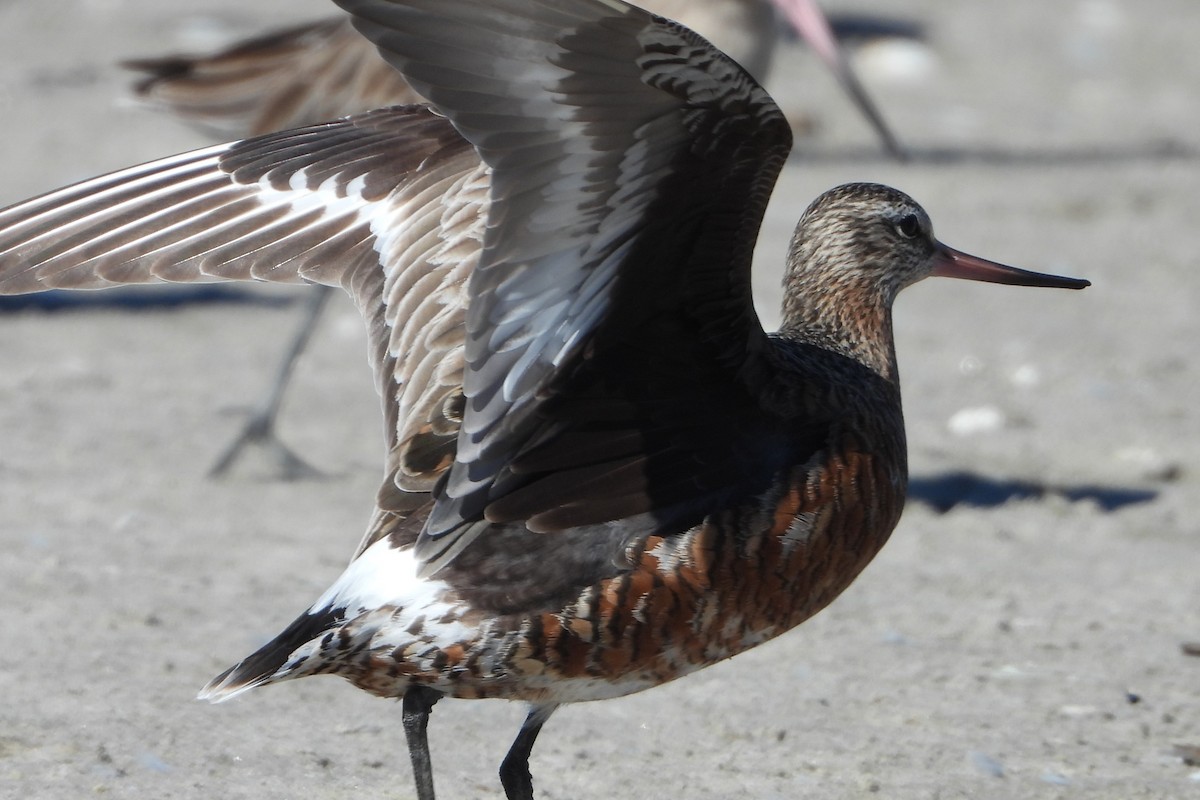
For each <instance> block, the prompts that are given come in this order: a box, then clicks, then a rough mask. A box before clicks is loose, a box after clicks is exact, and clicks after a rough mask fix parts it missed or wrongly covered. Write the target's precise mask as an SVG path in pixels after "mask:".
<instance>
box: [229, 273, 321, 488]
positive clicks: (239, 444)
mask: <svg viewBox="0 0 1200 800" xmlns="http://www.w3.org/2000/svg"><path fill="white" fill-rule="evenodd" d="M332 294H333V290H332V289H330V288H329V287H328V286H314V287H313V288H312V291H311V293H310V295H309V298H308V303H307V308H306V310H305V314H304V319H303V320H302V321H301V323H300V327H299V329H298V330H297V331H296V335H295V337H294V338H293V339H292V345H291V347H289V348H288V350H287V352H286V353H284V357H283V360H282V361H280V363H279V369H278V371H277V372H276V374H275V382H274V383H273V384H272V385H271V391H270V394H268V395H267V399H266V401H265V402H264V403H263V404H262V405H260V406H258V407H257V408H255V409H254V410H252V411H251V412H250V418H249V419H248V420H246V425H245V427H243V428H242V432H241V434H239V435H238V437H237V438H236V439H234V440H233V441H232V442H230V444H229V446H228V447H226V448H225V452H223V453H221V456H220V458H218V459H217V461H216V463H215V464H213V466H212V469H210V470H209V471H208V476H209V477H210V478H219V477H221V476H222V475H224V474H225V473H226V472H228V471H229V468H230V467H231V466H233V463H234V462H235V461H237V459H238V456H240V455H241V453H242V451H243V450H244V449H245V448H246V446H247V445H249V444H251V443H257V444H261V445H263V446H264V447H266V448H267V449H268V450H269V451H270V453H271V454H272V455H273V456H274V457H275V459H276V460H277V461H278V462H279V471H280V476H281V477H282V478H283V479H284V480H289V481H291V480H299V479H300V478H317V477H320V476H321V472H320V470H318V469H316V468H314V467H312V466H310V465H309V464H308V463H307V462H306V461H304V459H302V458H300V456H298V455H296V454H295V453H293V452H292V451H291V449H290V448H289V447H288V446H287V445H285V444H284V443H283V442H282V441H281V440H280V438H279V435H278V434H277V433H276V432H275V420H276V418H277V417H278V416H279V407H280V406H281V405H282V404H283V394H284V392H285V391H286V390H287V387H288V383H289V381H290V380H291V377H292V370H293V369H294V368H295V366H296V360H297V359H298V358H299V357H300V354H301V353H303V352H304V349H305V348H306V347H307V346H308V340H309V339H310V338H312V332H313V330H314V329H315V328H316V327H317V320H318V319H319V318H320V316H321V312H322V311H323V310H324V309H325V304H326V303H327V302H328V300H329V297H330V295H332Z"/></svg>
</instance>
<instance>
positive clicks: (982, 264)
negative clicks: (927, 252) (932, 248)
mask: <svg viewBox="0 0 1200 800" xmlns="http://www.w3.org/2000/svg"><path fill="white" fill-rule="evenodd" d="M933 258H934V266H933V272H931V273H930V274H932V275H937V276H939V277H942V278H962V279H964V280H968V281H987V282H988V283H1006V284H1009V285H1010V286H1045V287H1048V288H1052V289H1083V288H1084V287H1087V286H1091V285H1092V282H1091V281H1087V280H1084V279H1082V278H1067V277H1063V276H1062V275H1047V274H1046V273H1044V272H1030V271H1029V270H1026V269H1017V268H1016V267H1009V266H1005V265H1004V264H997V263H996V262H995V261H988V260H987V259H985V258H978V257H976V256H973V255H969V254H967V253H964V252H962V251H961V250H955V249H954V248H953V247H947V246H946V245H944V244H942V243H941V242H938V243H937V253H936V254H935V255H934V257H933Z"/></svg>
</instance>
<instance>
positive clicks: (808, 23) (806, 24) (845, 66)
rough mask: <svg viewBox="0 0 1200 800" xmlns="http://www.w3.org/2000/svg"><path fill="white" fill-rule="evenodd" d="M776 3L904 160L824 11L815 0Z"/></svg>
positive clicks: (889, 148) (779, 0)
mask: <svg viewBox="0 0 1200 800" xmlns="http://www.w3.org/2000/svg"><path fill="white" fill-rule="evenodd" d="M775 4H776V5H777V6H778V7H779V9H780V10H781V11H782V12H783V14H784V16H786V17H787V19H788V22H790V23H791V24H792V27H793V28H795V29H796V32H797V33H799V34H800V35H801V36H803V37H804V41H806V42H808V46H809V47H811V48H812V49H813V51H814V52H815V53H816V54H817V55H818V56H819V57H820V59H821V60H822V61H824V62H825V64H826V66H828V67H829V69H830V70H831V71H832V72H833V74H834V75H835V76H837V79H838V81H839V82H840V83H841V84H842V88H843V89H845V90H846V92H847V93H849V95H850V97H851V98H852V99H853V100H854V102H855V104H856V105H857V106H858V108H859V110H860V111H862V113H863V115H864V116H865V117H866V118H867V120H868V121H869V122H870V123H871V127H873V128H874V129H875V132H876V134H878V136H879V138H880V139H882V140H883V146H884V147H885V148H886V149H887V151H888V154H889V155H891V156H892V158H895V159H896V160H897V161H907V160H908V153H907V152H905V150H904V148H903V147H901V146H900V142H898V141H897V140H896V137H895V136H894V135H892V131H891V129H890V128H889V127H888V126H887V123H886V122H884V121H883V115H881V114H880V113H879V109H877V108H876V107H875V104H874V103H873V102H871V98H870V97H869V96H868V95H867V90H866V89H864V88H863V86H862V84H861V83H859V81H858V76H857V75H855V74H854V70H853V69H851V67H850V61H849V60H848V59H847V58H846V53H845V51H844V50H843V49H842V47H841V45H840V44H838V40H837V37H836V36H834V33H833V28H832V27H831V26H830V25H829V20H828V19H827V18H826V17H825V12H824V11H822V10H821V7H820V6H819V5H817V2H816V0H775Z"/></svg>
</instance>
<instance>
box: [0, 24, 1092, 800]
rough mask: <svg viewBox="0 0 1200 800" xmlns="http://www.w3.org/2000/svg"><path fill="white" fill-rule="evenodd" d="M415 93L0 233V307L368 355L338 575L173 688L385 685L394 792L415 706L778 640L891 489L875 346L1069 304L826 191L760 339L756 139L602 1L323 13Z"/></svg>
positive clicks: (894, 457) (159, 164)
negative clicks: (126, 295)
mask: <svg viewBox="0 0 1200 800" xmlns="http://www.w3.org/2000/svg"><path fill="white" fill-rule="evenodd" d="M338 2H339V5H341V6H343V7H344V8H345V9H346V10H348V11H349V12H350V13H351V14H352V15H353V17H354V20H355V24H356V26H357V27H358V28H359V29H360V30H361V31H362V32H363V33H364V34H366V35H367V37H368V38H370V39H371V40H372V41H373V42H374V43H375V44H376V45H378V46H379V48H380V50H381V52H382V53H383V55H384V56H385V57H386V58H387V60H388V61H389V62H390V63H392V64H393V65H394V66H396V67H397V68H398V69H399V70H400V71H401V72H402V73H404V75H405V76H406V78H408V80H409V81H410V82H411V83H412V84H413V86H414V87H415V88H417V89H418V90H419V91H420V92H421V93H422V94H423V95H425V96H426V97H427V98H428V99H429V100H430V101H431V102H432V105H433V109H434V110H429V109H427V108H425V107H420V106H409V107H400V108H393V109H387V110H380V111H374V112H369V113H366V114H363V115H360V116H356V117H351V118H348V119H345V120H342V121H339V122H334V123H329V124H326V125H320V126H315V127H309V128H304V129H300V130H296V131H290V132H285V133H278V134H270V135H267V136H263V137H258V138H254V139H249V140H246V141H242V142H235V143H233V144H228V145H221V146H217V147H210V148H207V149H204V150H199V151H196V152H193V153H187V154H184V155H181V156H175V157H171V158H166V159H163V160H160V161H156V162H151V163H149V164H146V165H143V166H140V167H134V168H131V169H128V170H124V171H120V172H116V173H113V174H110V175H106V176H103V177H100V178H96V179H93V180H91V181H86V182H83V183H80V184H77V185H75V186H71V187H68V188H65V189H61V190H58V191H55V192H51V193H49V194H47V195H44V196H42V197H40V198H37V199H34V200H30V201H26V202H24V203H19V204H17V205H15V206H12V207H10V208H8V209H6V210H4V211H2V212H0V291H3V292H31V291H39V290H42V289H49V288H78V289H83V288H103V287H105V286H111V285H114V284H122V283H134V282H140V281H154V280H168V281H202V280H220V279H261V280H284V281H300V280H308V281H313V282H319V283H324V284H328V285H334V286H341V287H343V288H344V289H346V290H347V291H348V292H349V293H350V294H351V296H352V297H353V298H354V299H355V300H356V302H357V303H358V306H359V308H360V309H361V310H362V312H363V314H364V316H365V317H366V319H367V324H368V328H369V331H370V347H371V360H372V363H373V365H374V367H375V373H376V376H377V379H378V381H379V385H380V388H381V391H382V395H383V401H384V403H383V404H384V409H385V419H386V425H387V436H388V457H387V465H386V477H385V480H384V482H383V486H382V489H381V490H380V492H379V494H378V496H377V501H376V507H375V509H374V515H373V518H372V521H371V523H370V525H369V527H368V531H367V533H366V536H365V538H364V539H363V541H362V544H361V545H360V547H359V549H358V551H357V553H356V555H355V557H354V559H353V560H352V561H351V563H350V564H349V566H348V567H347V568H346V570H345V572H344V573H343V574H342V575H341V576H340V577H339V578H338V579H337V580H336V581H335V582H334V583H333V585H332V586H331V587H330V588H329V589H328V591H326V592H325V593H324V594H323V595H322V596H321V597H320V598H318V599H317V600H316V602H315V603H313V604H312V605H311V607H309V608H308V610H307V611H305V612H304V613H302V614H301V615H300V616H299V617H298V618H297V619H296V620H295V621H294V622H293V623H292V624H291V625H290V626H288V627H287V628H286V629H285V630H284V631H283V632H282V633H281V634H280V635H279V636H278V637H276V638H275V639H274V640H273V641H271V642H269V643H268V644H266V645H265V646H264V647H262V648H261V649H260V650H258V651H257V652H255V653H253V654H252V655H250V656H249V657H247V658H246V659H244V660H242V661H241V662H239V663H238V664H236V665H235V666H233V667H231V668H230V669H229V670H227V671H226V672H225V673H223V674H222V675H220V676H218V677H217V678H215V679H214V680H213V681H212V682H211V683H209V685H208V686H207V687H205V688H204V690H203V691H202V692H201V696H202V697H204V698H207V699H210V700H224V699H227V698H230V697H233V696H235V695H238V694H240V693H242V692H244V691H246V690H248V689H251V688H253V687H257V686H261V685H264V684H270V683H276V682H279V681H283V680H287V679H291V678H298V677H302V676H306V675H315V674H336V675H341V676H342V677H344V678H346V679H347V680H349V681H350V682H351V683H353V684H354V685H355V686H358V687H359V688H361V689H364V690H366V691H368V692H371V693H373V694H376V695H380V696H383V697H394V698H402V719H403V724H404V728H405V733H406V737H407V741H408V745H409V752H410V756H411V759H412V763H413V772H414V776H415V781H416V786H417V793H418V796H419V797H420V798H421V800H432V798H434V788H433V771H432V766H431V761H430V754H429V747H428V743H427V740H426V725H427V722H428V717H429V714H430V711H431V709H432V707H433V705H434V703H435V702H437V701H438V700H439V699H440V698H442V697H447V696H448V697H454V698H507V699H511V700H521V701H525V702H526V703H528V704H529V709H530V710H529V715H528V717H527V719H526V722H525V724H524V725H523V726H522V728H521V729H520V731H519V733H518V734H517V737H516V739H515V741H514V742H513V744H512V747H511V749H510V750H509V753H508V755H507V756H506V758H505V759H504V762H503V764H502V765H501V769H500V777H501V782H502V784H503V786H504V790H505V793H506V795H507V796H508V797H509V798H510V799H512V800H515V799H518V798H519V799H521V800H529V799H530V798H532V796H533V783H532V778H531V775H530V771H529V764H528V762H529V756H530V752H531V750H532V748H533V744H534V741H535V739H536V738H537V736H538V733H539V731H540V730H541V729H542V726H543V724H544V723H545V722H546V720H547V718H548V717H549V716H550V715H551V714H552V712H553V711H554V709H555V708H557V707H558V706H559V705H561V704H563V703H570V702H579V701H585V700H598V699H604V698H610V697H615V696H619V695H625V694H629V693H632V692H637V691H640V690H643V689H647V688H651V687H653V686H657V685H659V684H661V683H664V682H667V681H670V680H674V679H676V678H679V677H681V676H684V675H687V674H689V673H691V672H694V671H696V670H699V669H701V668H703V667H705V666H708V665H710V664H713V663H715V662H717V661H720V660H723V659H725V658H728V657H730V656H733V655H735V654H737V653H739V652H741V651H743V650H746V649H747V648H750V647H753V646H755V645H757V644H759V643H761V642H763V641H766V640H768V639H770V638H772V637H774V636H776V635H779V634H781V633H783V632H785V631H787V630H789V629H790V628H792V627H794V626H796V625H798V624H799V623H801V622H802V621H804V620H805V619H807V618H808V617H810V616H811V615H812V614H814V613H816V612H817V611H819V610H820V609H821V608H823V607H824V606H826V605H827V604H828V603H829V602H831V601H832V600H833V599H834V598H835V597H836V596H837V595H838V594H839V593H840V592H841V591H842V590H843V589H845V588H846V587H847V586H848V585H849V584H850V583H851V582H852V581H853V580H854V578H855V577H856V576H857V575H858V574H859V572H860V571H861V570H862V569H863V567H864V566H865V565H866V564H867V563H868V562H869V561H870V560H871V559H872V558H873V557H874V555H875V553H876V552H877V551H878V550H879V548H880V547H882V546H883V544H884V543H885V542H886V540H887V539H888V537H889V535H890V533H891V531H892V529H893V528H894V526H895V525H896V522H897V521H898V519H899V517H900V513H901V509H902V507H903V504H904V497H905V487H906V484H907V467H906V454H905V435H904V423H903V418H902V414H901V407H900V388H899V383H898V376H897V369H896V359H895V351H894V345H893V339H892V314H891V307H892V303H893V301H894V299H895V297H896V295H897V293H898V292H899V291H901V290H902V289H904V288H905V287H907V286H909V285H911V284H913V283H915V282H917V281H919V280H921V279H922V278H925V277H927V276H930V275H944V276H952V277H960V278H970V279H975V280H985V281H993V282H999V283H1009V284H1020V285H1028V286H1046V287H1061V288H1073V289H1078V288H1083V287H1084V286H1086V285H1088V284H1087V281H1084V280H1078V279H1073V278H1064V277H1057V276H1052V275H1044V274H1040V273H1034V272H1027V271H1024V270H1018V269H1015V268H1013V267H1007V266H1004V265H1001V264H997V263H994V262H990V261H985V260H983V259H979V258H976V257H973V256H969V255H967V254H965V253H962V252H959V251H956V250H953V249H951V248H949V247H947V246H946V245H944V244H942V243H940V242H939V241H938V240H937V239H935V238H934V236H933V232H932V226H931V223H930V220H929V217H928V215H927V214H926V213H925V211H924V210H922V208H921V207H920V206H919V205H918V204H917V203H916V202H915V201H914V200H912V199H911V198H910V197H908V196H907V195H905V194H903V193H902V192H900V191H897V190H895V189H892V188H888V187H885V186H880V185H877V184H864V183H859V184H849V185H845V186H841V187H838V188H835V189H832V190H830V191H827V192H825V193H824V194H822V195H821V196H820V197H818V198H817V199H816V200H815V201H814V202H813V203H812V205H811V206H809V208H808V210H807V211H806V212H805V213H804V215H803V216H802V218H801V219H800V221H799V223H798V225H797V227H796V231H795V235H794V237H793V239H792V242H791V244H790V248H789V252H788V255H787V261H786V270H785V278H784V300H783V307H782V312H783V313H782V318H783V323H782V326H781V328H780V329H779V331H777V332H775V333H773V334H768V333H766V332H764V331H763V329H762V327H761V325H760V324H759V322H758V319H757V317H756V316H755V313H754V310H753V307H752V304H751V298H750V283H749V270H750V256H751V251H752V250H753V247H754V243H755V239H756V238H757V232H758V228H759V225H760V222H761V219H762V214H763V209H764V206H765V204H766V201H767V198H768V196H769V195H770V192H771V189H772V186H773V184H774V182H775V179H776V177H777V175H778V173H779V170H780V168H781V166H782V164H783V162H784V160H785V159H786V157H787V154H788V150H789V148H790V144H791V132H790V130H789V128H788V125H787V123H786V121H785V120H784V118H783V116H782V114H781V113H780V112H779V109H778V108H777V107H776V106H775V104H774V103H773V102H772V100H771V98H770V97H769V96H768V95H767V94H766V93H765V92H764V91H763V90H762V89H761V88H760V87H759V86H758V85H757V84H756V83H755V82H754V81H753V80H752V79H751V78H750V77H749V76H748V75H747V74H746V73H745V72H744V71H743V70H741V69H740V68H739V67H738V66H737V65H736V64H735V63H734V62H732V61H730V60H729V59H727V58H726V57H724V56H723V55H722V54H721V53H720V52H718V51H717V50H715V49H714V48H713V47H711V46H710V45H709V44H708V43H707V42H705V41H704V40H702V39H700V38H699V37H697V36H696V35H694V34H693V33H691V32H690V31H689V30H687V29H685V28H683V27H681V26H679V25H677V24H675V23H672V22H669V21H666V20H663V19H661V18H657V17H654V16H652V15H650V14H647V13H646V12H643V11H641V10H639V9H635V8H633V7H630V6H628V5H625V4H624V3H621V2H617V0H553V1H552V2H551V0H338Z"/></svg>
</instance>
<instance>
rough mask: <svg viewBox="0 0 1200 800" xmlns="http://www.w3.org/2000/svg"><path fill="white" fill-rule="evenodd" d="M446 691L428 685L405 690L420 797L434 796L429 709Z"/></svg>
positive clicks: (405, 711)
mask: <svg viewBox="0 0 1200 800" xmlns="http://www.w3.org/2000/svg"><path fill="white" fill-rule="evenodd" d="M441 698H442V693H441V692H437V691H434V690H433V689H430V688H429V687H428V686H411V687H410V688H409V689H408V691H406V692H405V693H404V702H403V705H402V706H401V708H402V709H403V714H404V738H405V739H407V740H408V757H409V758H411V759H412V768H413V780H414V781H416V784H417V800H434V797H433V762H432V761H431V760H430V758H429V739H428V738H427V737H426V736H425V729H426V728H427V727H428V726H429V712H430V711H432V710H433V704H434V703H436V702H437V701H438V700H440V699H441Z"/></svg>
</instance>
